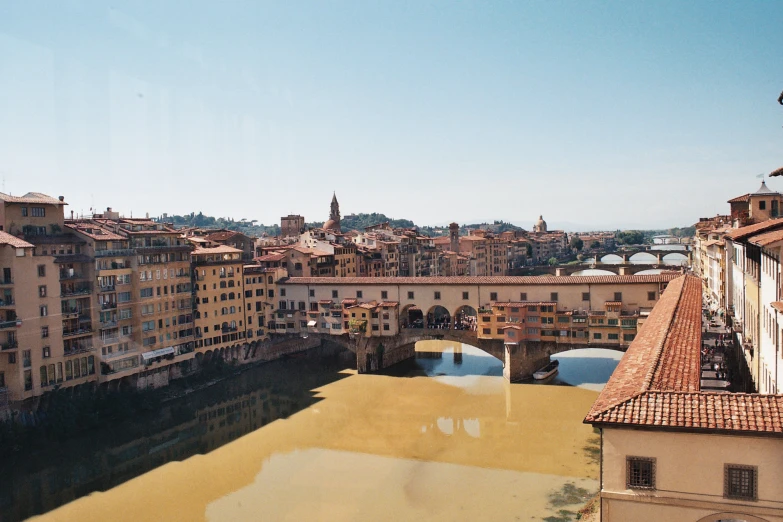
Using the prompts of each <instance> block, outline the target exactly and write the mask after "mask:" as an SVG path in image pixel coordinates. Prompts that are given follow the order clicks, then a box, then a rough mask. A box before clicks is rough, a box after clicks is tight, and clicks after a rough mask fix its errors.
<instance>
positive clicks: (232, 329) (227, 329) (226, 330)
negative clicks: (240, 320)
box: [220, 326, 237, 333]
mask: <svg viewBox="0 0 783 522" xmlns="http://www.w3.org/2000/svg"><path fill="white" fill-rule="evenodd" d="M220 331H221V332H222V333H230V332H236V331H237V327H236V326H224V327H223V328H221V329H220Z"/></svg>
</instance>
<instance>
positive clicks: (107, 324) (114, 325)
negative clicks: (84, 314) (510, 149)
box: [100, 319, 117, 330]
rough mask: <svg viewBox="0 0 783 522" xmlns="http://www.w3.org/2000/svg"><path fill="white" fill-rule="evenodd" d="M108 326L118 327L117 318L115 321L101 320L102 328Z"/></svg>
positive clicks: (104, 328)
mask: <svg viewBox="0 0 783 522" xmlns="http://www.w3.org/2000/svg"><path fill="white" fill-rule="evenodd" d="M107 328H117V320H116V319H115V320H113V321H105V322H104V321H101V326H100V329H101V330H106V329H107Z"/></svg>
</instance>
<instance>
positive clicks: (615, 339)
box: [607, 333, 620, 341]
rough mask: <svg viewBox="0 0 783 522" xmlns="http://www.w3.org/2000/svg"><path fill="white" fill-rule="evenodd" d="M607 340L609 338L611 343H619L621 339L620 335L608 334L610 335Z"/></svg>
mask: <svg viewBox="0 0 783 522" xmlns="http://www.w3.org/2000/svg"><path fill="white" fill-rule="evenodd" d="M607 338H608V339H609V340H610V341H617V340H619V339H620V335H619V334H613V333H610V334H608V335H607Z"/></svg>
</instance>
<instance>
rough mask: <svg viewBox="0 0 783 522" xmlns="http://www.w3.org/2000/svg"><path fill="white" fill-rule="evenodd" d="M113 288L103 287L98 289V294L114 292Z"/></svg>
mask: <svg viewBox="0 0 783 522" xmlns="http://www.w3.org/2000/svg"><path fill="white" fill-rule="evenodd" d="M114 291H115V286H114V285H103V286H99V287H98V292H114Z"/></svg>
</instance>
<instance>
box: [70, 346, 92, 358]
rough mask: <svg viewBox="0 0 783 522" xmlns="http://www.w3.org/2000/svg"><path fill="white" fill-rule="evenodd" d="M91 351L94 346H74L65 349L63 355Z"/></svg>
mask: <svg viewBox="0 0 783 522" xmlns="http://www.w3.org/2000/svg"><path fill="white" fill-rule="evenodd" d="M92 351H95V348H94V347H92V346H75V347H73V348H71V349H69V350H65V351H64V352H63V355H65V356H66V357H67V356H69V355H78V354H80V353H87V352H92Z"/></svg>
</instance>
